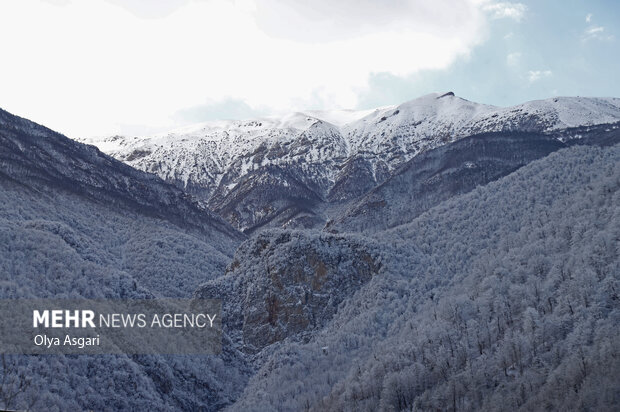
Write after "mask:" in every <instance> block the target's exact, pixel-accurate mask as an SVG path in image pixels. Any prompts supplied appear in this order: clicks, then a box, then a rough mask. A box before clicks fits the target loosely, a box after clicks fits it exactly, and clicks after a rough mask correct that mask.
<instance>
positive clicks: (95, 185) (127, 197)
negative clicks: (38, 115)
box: [0, 110, 243, 253]
mask: <svg viewBox="0 0 620 412" xmlns="http://www.w3.org/2000/svg"><path fill="white" fill-rule="evenodd" d="M0 145H1V146H2V149H3V150H2V152H0V173H2V175H3V177H4V178H5V179H7V180H12V181H15V182H18V183H20V184H21V185H25V186H28V187H30V188H31V189H38V190H45V191H50V190H52V191H53V190H62V191H66V192H70V193H74V194H77V195H79V196H83V197H85V198H87V199H89V200H90V201H97V202H103V203H106V204H109V205H112V206H120V207H124V208H128V209H130V210H133V211H138V212H139V213H141V214H144V215H148V216H153V217H156V218H161V219H165V220H169V221H171V222H172V223H175V224H179V225H183V226H191V227H194V228H196V229H199V230H200V231H201V232H204V233H208V234H209V236H212V237H213V238H214V239H217V240H218V241H219V242H217V243H220V244H221V246H222V247H225V248H227V250H228V253H230V252H231V248H232V247H233V245H234V244H235V242H238V241H239V240H241V239H243V236H242V235H241V234H240V233H238V232H237V231H235V230H234V229H232V228H231V227H230V225H228V224H227V223H226V222H224V221H223V220H222V219H221V218H220V217H219V216H217V215H215V214H213V213H212V212H210V211H209V210H208V209H207V208H206V207H204V206H203V205H201V204H200V203H199V202H197V201H195V200H193V199H192V198H190V197H189V196H187V195H186V194H185V193H184V192H182V191H181V190H179V189H177V188H176V187H174V186H172V185H169V184H166V183H165V182H164V181H162V180H161V179H159V178H157V177H155V176H153V175H151V174H147V173H144V172H140V171H138V170H135V169H133V168H131V167H128V166H127V165H125V164H123V163H121V162H119V161H117V160H115V159H112V158H110V157H109V156H106V155H104V154H102V153H101V152H99V151H98V150H97V149H96V148H94V147H92V146H88V145H83V144H79V143H76V142H74V141H72V140H70V139H68V138H66V137H64V136H62V135H60V134H58V133H56V132H53V131H52V130H49V129H47V128H45V127H43V126H40V125H37V124H36V123H33V122H30V121H28V120H26V119H22V118H19V117H17V116H13V115H11V114H9V113H8V112H5V111H3V110H0ZM218 247H220V246H218Z"/></svg>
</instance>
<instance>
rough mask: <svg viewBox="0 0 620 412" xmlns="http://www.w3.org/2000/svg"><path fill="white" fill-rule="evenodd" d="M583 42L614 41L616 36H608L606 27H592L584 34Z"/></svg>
mask: <svg viewBox="0 0 620 412" xmlns="http://www.w3.org/2000/svg"><path fill="white" fill-rule="evenodd" d="M581 39H582V40H583V41H588V40H603V41H611V40H613V39H614V36H613V35H611V34H607V33H606V32H605V27H603V26H590V27H588V28H587V29H586V30H585V31H584V32H583V36H582V37H581Z"/></svg>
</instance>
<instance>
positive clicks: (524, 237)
mask: <svg viewBox="0 0 620 412" xmlns="http://www.w3.org/2000/svg"><path fill="white" fill-rule="evenodd" d="M619 216H620V145H615V146H612V147H606V148H592V147H583V146H579V147H575V148H568V149H563V150H560V151H558V152H556V153H553V154H551V155H549V156H547V157H545V158H543V159H540V160H536V161H534V162H532V163H530V164H528V165H527V166H524V167H523V168H521V169H519V170H518V171H516V172H514V173H512V174H510V175H509V176H506V177H504V178H501V179H499V180H497V181H495V182H492V183H490V184H488V185H486V186H483V187H478V188H476V189H475V190H473V191H472V192H470V193H468V194H466V195H462V196H456V197H453V198H452V199H450V200H448V201H446V202H444V203H442V204H441V205H439V206H437V207H435V208H432V209H430V210H429V211H427V212H425V213H423V214H421V215H420V216H418V217H417V218H415V219H414V220H413V221H411V222H410V223H408V224H406V225H401V226H398V227H396V228H394V229H392V230H389V231H384V232H376V233H375V234H373V236H372V237H370V238H369V237H359V238H351V237H350V235H328V234H321V235H319V234H314V233H312V232H308V231H305V232H269V231H267V232H264V233H262V234H261V235H259V236H258V237H255V238H253V239H251V240H249V241H247V242H246V243H245V244H244V246H243V247H241V248H240V249H239V250H238V252H237V256H236V257H235V262H240V263H238V264H233V265H232V266H231V267H229V270H228V271H229V274H228V275H227V276H225V277H224V278H221V279H215V280H213V281H210V282H208V283H207V284H206V285H205V286H204V287H203V288H201V289H200V290H199V291H198V294H202V293H205V294H207V295H211V294H212V293H219V294H221V295H222V296H226V297H227V298H226V299H234V303H233V304H232V305H230V307H228V308H225V310H226V314H227V316H230V318H231V322H232V323H231V325H230V327H231V328H233V329H236V330H237V331H239V332H238V333H240V334H241V336H240V337H239V339H240V340H242V341H243V342H244V343H245V344H246V345H254V346H253V347H256V343H257V340H256V337H255V335H254V331H255V330H256V329H258V330H261V331H263V332H264V334H263V335H261V336H260V339H266V340H267V342H274V343H273V344H271V345H270V346H268V347H266V348H265V349H263V351H262V352H261V355H260V356H259V357H257V358H255V362H256V366H257V367H259V369H258V370H257V372H256V373H255V374H254V375H253V377H252V378H251V379H250V382H249V384H248V386H247V387H246V388H245V390H244V392H243V394H242V396H241V397H240V398H239V399H238V400H237V401H236V402H235V403H234V404H233V405H231V406H230V407H229V408H228V409H227V410H230V411H245V410H291V411H293V410H315V411H342V410H351V411H353V410H362V411H375V410H381V411H392V410H396V411H401V410H402V411H407V410H466V411H471V410H487V411H495V410H522V411H532V410H537V411H538V410H540V411H543V410H613V409H614V408H615V406H617V404H618V401H619V400H620V398H619V395H620V394H619V393H618V384H619V382H620V373H619V371H620V364H619V359H620V335H619V329H618V327H617V326H618V324H619V323H620V299H619V296H618V290H619V288H620V278H619V276H620V253H619V251H620V243H619V239H620V219H619V218H618V217H619ZM299 251H308V252H309V256H304V255H303V254H302V255H300V254H299ZM291 252H292V253H291ZM340 252H341V253H340ZM334 255H337V256H341V259H343V261H342V263H340V264H334V263H332V262H338V259H336V260H334V259H333V257H332V256H334ZM294 256H295V257H296V258H293V257H294ZM297 256H299V257H297ZM364 256H368V258H366V259H365V258H364ZM348 259H351V260H352V261H353V262H357V263H358V267H357V268H356V267H355V266H354V265H355V264H353V266H351V265H350V264H347V263H346V261H347V260H348ZM243 262H252V264H251V265H244V263H243ZM321 262H323V266H321ZM366 263H368V264H367V266H365V265H366ZM320 268H325V270H324V271H323V270H320ZM319 273H322V274H321V279H322V280H321V284H322V285H324V286H323V287H324V289H323V290H321V289H320V288H319V289H318V290H316V289H314V288H312V287H311V285H312V282H313V280H314V279H315V278H316V277H317V275H318V274H319ZM233 275H234V276H233ZM226 278H228V279H226ZM248 279H251V281H248ZM338 284H342V285H343V286H342V289H340V287H339V288H332V287H330V286H329V285H338ZM223 285H227V288H226V287H224V286H223ZM273 291H277V293H276V294H275V295H276V296H277V297H280V296H281V297H282V300H274V299H271V298H270V297H271V296H272V293H273ZM260 292H264V294H262V295H261V293H260ZM321 292H323V293H325V295H326V296H329V300H330V301H331V302H334V303H335V304H336V305H337V306H336V307H335V310H328V311H325V310H324V309H323V308H324V307H325V308H330V307H333V306H331V305H329V304H327V305H322V304H321V305H318V306H317V307H314V309H312V310H311V311H310V313H305V312H304V310H305V309H307V308H308V307H312V302H314V301H315V299H326V297H321ZM317 295H318V296H317ZM259 296H262V297H263V298H264V300H262V299H259V298H258V297H259ZM304 298H307V299H308V302H310V304H302V303H298V305H297V306H295V305H294V304H292V302H293V301H294V300H295V299H299V300H300V301H301V302H303V301H304V300H303V299H304ZM270 299H271V300H270ZM319 302H320V301H319ZM312 314H315V317H314V318H313V317H312ZM306 319H313V320H314V319H316V321H315V323H312V322H307V321H306ZM317 326H318V327H319V329H318V330H315V331H314V332H312V333H311V334H308V333H307V332H306V331H308V330H313V329H314V328H316V327H317ZM241 331H242V332H241ZM262 342H264V341H260V340H259V341H258V343H260V344H261V345H262Z"/></svg>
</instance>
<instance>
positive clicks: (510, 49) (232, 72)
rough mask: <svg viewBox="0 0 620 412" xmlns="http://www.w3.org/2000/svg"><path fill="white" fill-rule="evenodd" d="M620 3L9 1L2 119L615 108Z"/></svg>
mask: <svg viewBox="0 0 620 412" xmlns="http://www.w3.org/2000/svg"><path fill="white" fill-rule="evenodd" d="M618 22H620V6H619V5H618V3H617V2H616V1H614V0H606V1H605V0H602V1H601V0H589V1H586V0H546V1H539V0H527V1H526V0H524V1H518V2H517V1H513V2H503V1H493V0H432V1H431V0H390V1H378V0H374V1H373V0H312V1H306V0H3V1H1V2H0V38H1V39H2V40H1V42H2V49H1V52H0V53H1V54H0V56H1V57H0V107H2V108H3V109H5V110H8V111H10V112H12V113H15V114H18V115H20V116H23V117H27V118H30V119H32V120H34V121H36V122H38V123H41V124H44V125H46V126H48V127H51V128H53V129H55V130H58V131H60V132H62V133H64V134H66V135H68V136H70V137H78V136H93V135H95V136H98V135H109V134H116V133H122V134H148V133H153V132H160V131H163V130H166V129H170V128H175V127H179V126H182V125H186V124H189V123H196V122H201V121H207V120H214V119H226V118H233V119H241V118H249V117H255V116H263V115H272V114H281V113H286V112H291V111H297V110H303V109H330V108H351V109H355V108H360V109H365V108H371V107H376V106H381V105H387V104H396V103H401V102H403V101H406V100H409V99H412V98H415V97H417V96H420V95H423V94H426V93H430V92H434V91H438V92H445V91H453V92H454V93H456V94H457V95H458V96H461V97H464V98H467V99H469V100H474V101H478V102H482V103H488V104H495V105H501V106H506V105H512V104H517V103H520V102H523V101H526V100H532V99H538V98H545V97H551V96H556V95H581V96H615V97H620V81H618V80H617V76H618V73H620V48H619V42H620V33H619V32H618V30H620V29H618V27H620V26H619V25H618Z"/></svg>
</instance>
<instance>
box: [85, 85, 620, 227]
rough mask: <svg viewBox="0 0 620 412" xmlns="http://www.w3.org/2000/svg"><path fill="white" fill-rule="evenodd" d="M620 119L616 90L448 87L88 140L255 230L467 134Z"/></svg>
mask: <svg viewBox="0 0 620 412" xmlns="http://www.w3.org/2000/svg"><path fill="white" fill-rule="evenodd" d="M618 121H620V99H615V98H580V97H559V98H553V99H547V100H540V101H533V102H528V103H525V104H522V105H518V106H513V107H508V108H499V107H494V106H488V105H482V104H478V103H473V102H469V101H467V100H464V99H461V98H459V97H456V96H454V94H452V93H445V94H430V95H427V96H423V97H420V98H418V99H415V100H412V101H410V102H406V103H404V104H401V105H399V106H391V107H383V108H379V109H376V110H369V111H361V112H342V111H341V112H318V111H311V112H307V113H295V114H292V115H290V116H287V117H285V118H282V119H275V118H266V119H257V120H249V121H227V122H213V123H207V124H202V125H198V126H194V127H191V128H187V129H184V130H179V131H175V132H171V133H168V134H162V135H157V136H153V137H123V136H113V137H108V138H102V139H85V140H84V141H85V142H87V143H92V144H95V145H97V146H98V147H99V148H100V149H101V150H103V151H104V152H106V153H108V154H110V155H112V156H114V157H115V158H117V159H119V160H122V161H124V162H126V163H128V164H130V165H132V166H134V167H136V168H138V169H141V170H144V171H148V172H151V173H155V174H157V175H159V176H160V177H162V178H163V179H165V180H167V181H169V182H172V183H174V184H176V185H177V186H179V187H181V188H183V189H184V190H187V191H188V192H190V193H193V194H196V195H198V196H199V197H200V198H202V199H204V200H206V201H207V202H208V205H209V206H210V207H211V208H212V209H213V210H215V211H217V212H220V213H221V214H222V215H223V216H224V217H225V218H226V219H227V220H228V221H229V222H231V223H232V224H233V226H235V227H237V228H238V229H240V230H242V231H246V232H253V231H256V230H257V229H260V228H262V227H270V226H271V227H308V228H313V227H314V228H317V227H322V225H323V224H324V223H325V221H326V220H327V219H330V218H334V217H335V216H333V213H332V212H331V209H332V207H331V206H328V205H327V204H332V205H333V204H336V205H338V204H341V203H347V202H349V201H352V200H354V199H356V198H357V197H359V196H361V195H362V194H364V193H365V192H366V191H368V190H370V189H371V188H373V187H375V186H377V185H378V184H381V183H382V182H383V181H385V179H387V178H388V177H389V176H390V175H391V174H392V173H394V172H395V171H396V170H398V169H399V168H400V167H401V166H402V165H403V164H405V163H406V162H407V161H409V160H410V159H412V158H414V157H415V156H417V155H418V154H420V153H423V152H424V151H426V150H429V149H433V148H436V147H439V146H442V145H444V144H446V143H449V142H453V141H456V140H458V139H460V138H463V137H466V136H471V135H474V134H481V133H486V132H513V131H518V132H535V133H545V134H551V135H561V136H560V137H561V138H562V139H564V140H566V139H569V138H571V137H572V135H570V136H569V135H567V134H566V133H562V132H563V131H564V130H566V129H568V128H573V127H578V126H591V125H597V124H612V123H616V122H618ZM614 127H615V126H614ZM265 181H270V182H272V183H274V185H273V186H272V189H271V194H267V195H264V194H263V193H262V191H263V189H264V182H265ZM278 187H279V188H281V189H277V188H278ZM280 192H282V193H281V194H280ZM275 198H277V199H278V201H277V202H275V201H274V199H275ZM317 199H318V200H320V202H317ZM339 208H340V206H337V207H336V209H339Z"/></svg>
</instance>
